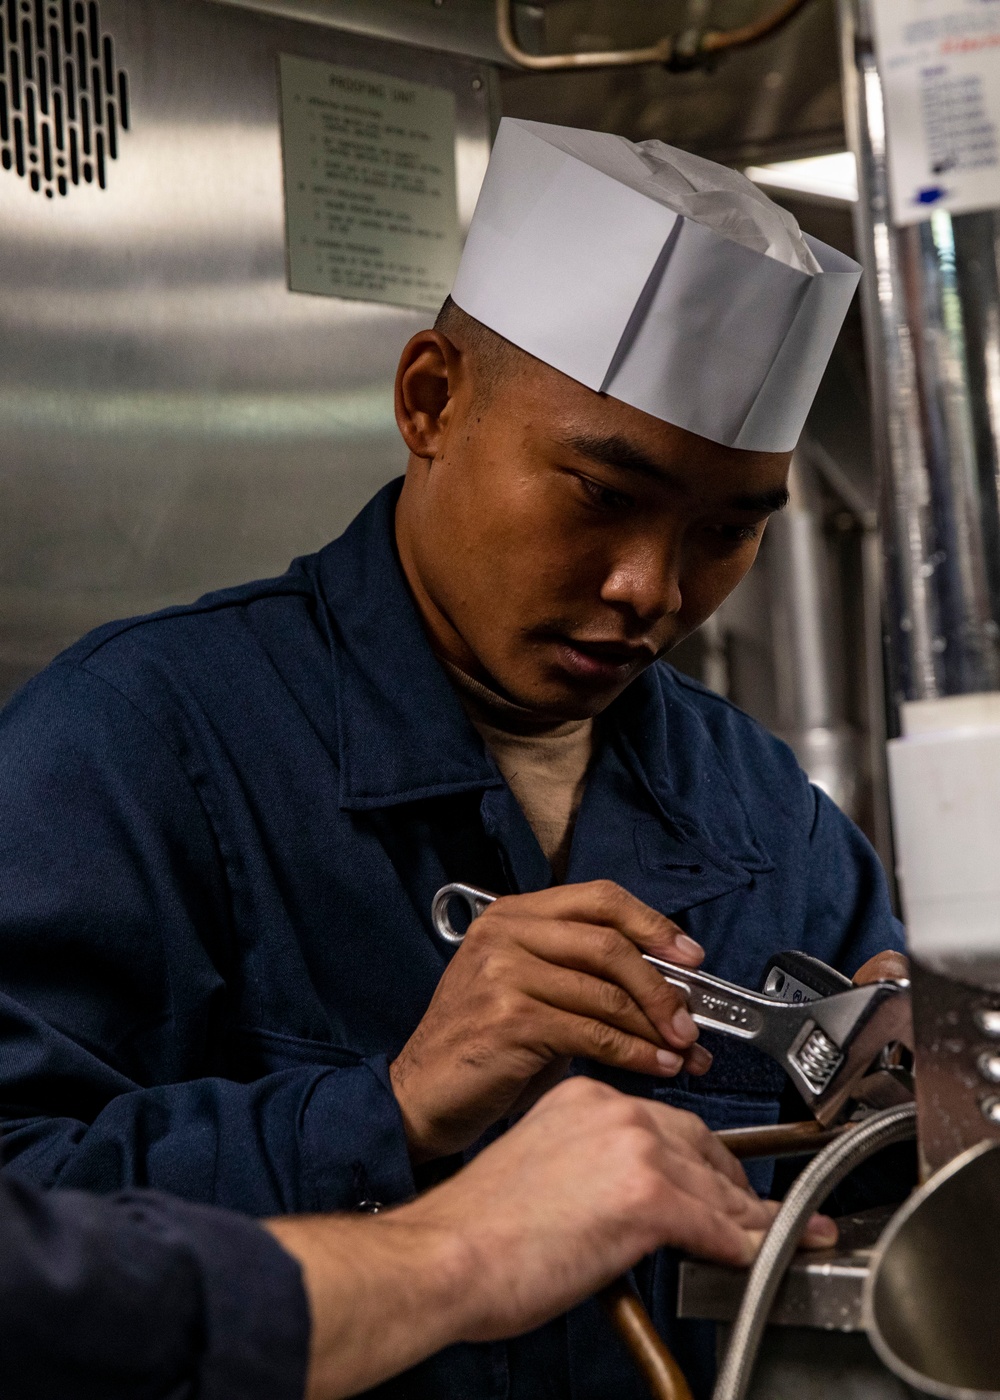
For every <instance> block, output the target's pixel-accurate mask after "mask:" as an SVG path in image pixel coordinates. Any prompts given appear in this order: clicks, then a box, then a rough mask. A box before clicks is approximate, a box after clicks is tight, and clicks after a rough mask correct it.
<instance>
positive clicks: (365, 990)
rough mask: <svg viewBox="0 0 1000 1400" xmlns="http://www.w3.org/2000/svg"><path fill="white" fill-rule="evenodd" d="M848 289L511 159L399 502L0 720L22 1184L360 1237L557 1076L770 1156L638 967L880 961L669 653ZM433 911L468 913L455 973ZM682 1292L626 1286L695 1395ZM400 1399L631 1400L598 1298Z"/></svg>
mask: <svg viewBox="0 0 1000 1400" xmlns="http://www.w3.org/2000/svg"><path fill="white" fill-rule="evenodd" d="M858 275H859V274H858V269H857V267H856V265H855V264H854V263H852V262H851V261H850V259H847V258H845V257H843V256H842V255H841V254H839V253H836V252H835V251H833V250H832V249H829V248H826V247H824V246H823V245H821V244H819V243H817V242H815V241H814V240H812V239H810V238H808V237H806V236H804V235H803V234H802V233H801V232H800V231H799V229H798V227H797V225H796V224H795V223H794V221H793V220H792V219H791V218H790V216H788V215H787V214H786V213H784V212H782V211H781V210H779V209H778V208H776V206H774V205H773V204H772V203H770V202H769V201H768V200H767V199H766V198H765V197H764V196H763V195H762V194H760V193H759V192H758V191H757V190H756V189H755V188H754V187H753V186H752V185H750V184H749V183H748V182H747V181H746V180H744V179H743V178H742V177H741V176H739V175H737V174H735V173H734V172H732V171H729V170H725V169H723V168H721V167H719V166H717V165H714V164H712V163H710V162H707V161H704V160H701V159H698V158H696V157H693V156H691V155H688V154H685V153H683V152H680V151H676V150H673V149H672V148H670V147H668V146H665V145H663V144H661V143H660V142H656V141H651V142H644V143H642V144H640V145H633V144H631V143H629V142H628V141H625V140H623V139H622V138H619V137H615V136H611V135H605V134H600V133H593V132H584V131H577V130H571V129H567V128H561V127H551V126H544V125H540V124H536V123H532V122H522V121H515V120H505V121H504V122H503V123H502V124H501V128H500V132H499V135H498V138H497V142H496V146H495V150H494V154H493V158H492V161H491V164H490V168H489V171H488V174H487V177H486V182H485V185H484V188H483V191H482V195H481V198H480V201H479V205H478V207H477V210H476V215H475V219H474V221H473V225H472V228H471V231H470V234H469V238H468V242H467V246H466V249H465V253H464V255H463V260H462V264H461V267H460V270H459V274H458V278H457V281H456V283H455V287H454V290H453V294H452V297H451V298H449V300H448V302H447V303H446V305H445V307H444V309H443V310H442V313H441V315H440V316H439V318H438V321H437V324H436V326H435V327H434V328H433V329H429V330H426V331H423V332H421V333H419V334H418V335H416V336H414V337H413V339H412V340H411V341H410V342H409V344H408V345H407V346H406V347H405V349H404V350H403V352H402V356H401V359H400V363H399V370H398V375H397V381H396V413H397V420H398V423H399V428H400V432H401V434H402V436H403V439H404V441H405V443H406V446H407V448H408V450H409V462H408V466H407V471H406V476H405V479H404V480H403V481H402V482H394V483H392V484H391V485H389V486H387V487H386V488H385V489H384V490H382V491H381V492H380V493H379V494H378V495H377V496H376V497H375V498H374V500H373V501H371V502H370V504H369V505H368V506H367V507H366V508H365V509H364V510H363V511H362V513H361V514H360V515H359V516H358V518H357V519H356V520H355V521H354V523H353V524H352V525H351V526H350V527H349V529H348V530H347V531H346V533H345V534H344V535H343V536H341V537H340V538H339V539H337V540H335V541H334V542H333V543H332V544H330V545H328V546H327V547H326V548H325V549H323V550H321V551H320V552H319V553H318V554H316V555H313V556H310V557H307V558H304V559H300V560H298V561H297V562H296V563H294V564H293V565H292V567H291V568H290V570H289V571H288V573H286V574H285V575H284V576H282V577H281V578H277V579H272V580H267V581H263V582H257V583H251V584H248V585H246V586H244V587H240V588H235V589H230V590H228V591H226V592H222V593H217V594H213V595H210V596H208V597H207V598H204V599H202V600H201V601H200V602H198V603H196V604H194V605H192V606H190V607H184V608H175V609H171V610H169V611H167V612H164V613H160V614H158V615H155V616H153V617H151V618H143V619H138V620H136V619H133V620H131V621H127V622H121V623H115V624H112V625H109V626H107V627H104V628H101V629H99V630H98V631H97V632H95V633H92V634H91V635H90V636H88V637H86V638H85V639H84V640H83V641H81V642H79V643H78V644H77V645H76V646H74V647H72V648H71V649H70V650H69V651H67V652H66V653H64V654H63V655H62V656H61V657H60V658H58V659H57V660H56V661H55V662H54V663H53V664H52V665H51V666H50V667H49V668H48V669H47V670H46V671H44V672H43V673H42V674H41V675H40V676H38V677H37V678H36V679H35V680H33V681H32V682H30V683H29V685H28V686H27V687H26V688H25V689H24V690H23V691H22V692H21V693H20V694H19V695H18V696H17V697H16V698H15V699H14V701H13V702H12V703H11V704H10V706H9V707H8V709H7V710H6V712H5V714H4V715H3V718H2V720H0V966H2V967H3V970H4V972H3V984H2V985H3V998H2V1002H0V1010H2V1015H3V1022H4V1055H3V1058H2V1061H0V1103H2V1105H3V1124H2V1126H3V1132H4V1139H5V1148H6V1155H7V1161H8V1163H9V1164H10V1169H11V1170H12V1171H13V1172H14V1173H15V1174H17V1175H18V1176H20V1177H21V1178H23V1179H25V1180H28V1181H32V1182H36V1183H42V1184H44V1185H46V1186H49V1185H55V1184H58V1185H63V1186H75V1187H88V1188H94V1189H97V1190H101V1191H109V1190H113V1189H116V1188H119V1187H127V1186H130V1185H133V1184H143V1185H152V1186H156V1187H159V1188H162V1189H166V1190H169V1191H172V1192H176V1193H177V1194H179V1195H182V1196H185V1197H187V1198H189V1199H191V1200H194V1201H200V1202H207V1203H214V1204H220V1205H225V1206H230V1207H234V1208H236V1209H240V1210H243V1211H247V1212H250V1213H252V1214H258V1215H267V1214H272V1213H275V1212H297V1211H317V1210H320V1211H323V1210H332V1209H340V1208H359V1209H367V1208H370V1207H371V1204H372V1203H381V1204H388V1203H393V1202H399V1201H403V1200H406V1199H407V1198H409V1197H410V1196H412V1195H413V1193H414V1192H415V1191H416V1190H418V1189H419V1188H421V1187H422V1186H423V1185H425V1184H427V1183H429V1182H431V1181H433V1180H435V1179H438V1178H440V1177H441V1176H444V1175H447V1174H448V1172H449V1171H451V1170H452V1169H453V1167H454V1166H455V1165H456V1164H457V1163H458V1162H460V1161H461V1160H462V1157H463V1155H466V1156H467V1155H469V1154H471V1153H474V1152H475V1151H476V1150H477V1145H479V1144H481V1143H482V1142H483V1140H484V1139H488V1138H489V1137H490V1135H495V1134H496V1133H497V1132H499V1131H501V1130H502V1128H503V1126H504V1124H505V1123H506V1122H507V1121H508V1120H509V1119H510V1118H511V1117H512V1116H516V1115H517V1114H518V1113H519V1112H520V1111H521V1110H522V1109H523V1107H524V1105H526V1104H528V1103H530V1102H531V1101H532V1100H533V1099H534V1098H536V1097H537V1096H538V1095H539V1093H541V1092H542V1090H543V1089H544V1088H545V1087H546V1086H547V1085H548V1084H550V1083H552V1082H553V1081H555V1080H557V1079H559V1078H560V1077H562V1076H563V1075H565V1074H566V1073H567V1072H568V1071H569V1070H570V1069H571V1067H572V1069H573V1070H575V1071H576V1072H581V1073H586V1074H592V1075H596V1076H599V1077H603V1078H605V1079H607V1080H608V1081H609V1082H611V1083H613V1084H615V1085H617V1086H619V1087H621V1088H625V1089H627V1090H628V1091H629V1092H631V1093H633V1094H640V1095H647V1096H649V1097H651V1098H654V1099H661V1100H663V1101H665V1102H667V1103H670V1104H674V1105H678V1106H681V1107H684V1108H688V1109H691V1110H693V1111H694V1112H695V1113H697V1114H698V1115H699V1116H700V1117H701V1118H702V1119H703V1120H704V1121H705V1122H706V1123H707V1124H708V1125H709V1126H710V1127H712V1128H720V1127H727V1126H738V1125H743V1124H755V1123H765V1122H771V1121H774V1120H776V1119H777V1117H778V1114H779V1108H780V1102H779V1101H780V1099H781V1095H782V1090H783V1087H784V1077H783V1075H782V1073H781V1071H780V1069H778V1067H777V1066H775V1065H774V1064H772V1063H770V1062H768V1061H765V1060H764V1059H763V1057H761V1056H760V1055H758V1054H756V1053H754V1052H753V1051H752V1050H751V1049H749V1048H747V1047H745V1046H741V1045H739V1044H738V1043H735V1042H733V1041H731V1040H722V1039H719V1038H713V1037H711V1036H710V1035H708V1034H707V1033H706V1034H704V1035H702V1037H701V1038H700V1039H699V1038H698V1035H697V1030H696V1027H695V1026H694V1024H693V1023H692V1021H691V1019H690V1016H689V1015H688V1014H687V1012H686V1011H685V1009H684V1007H683V1006H682V1005H681V1004H680V1003H679V1002H678V1000H677V998H676V995H675V994H674V993H673V992H672V990H671V989H670V988H669V987H668V986H667V985H666V984H665V983H663V982H662V980H661V979H659V978H658V977H657V975H656V974H655V973H654V972H653V971H652V969H651V968H650V966H649V964H648V963H646V962H645V961H644V960H643V959H642V957H641V951H653V952H656V953H658V954H660V955H661V956H665V957H667V958H672V959H674V960H677V961H681V962H686V963H688V964H689V965H693V964H696V963H698V962H700V961H701V960H702V959H704V964H705V966H706V968H707V969H708V970H710V971H711V972H713V973H716V974H718V975H720V976H722V977H725V978H728V979H731V980H733V981H736V982H740V983H742V984H744V985H747V986H756V985H758V983H759V979H760V977H761V974H762V972H763V970H764V967H765V965H766V963H767V960H768V958H769V957H770V956H771V955H772V954H773V953H774V952H776V951H778V950H780V949H783V948H790V947H794V948H801V949H804V950H805V951H807V952H809V953H813V954H815V955H817V956H818V957H820V958H822V959H824V960H826V961H827V962H830V963H832V964H834V965H835V966H837V967H838V968H840V969H841V970H843V971H844V972H846V973H848V974H850V975H858V974H859V969H860V976H862V977H869V978H870V977H872V976H873V975H878V974H879V973H880V972H892V971H895V970H897V968H898V965H899V958H898V950H900V949H901V947H902V936H901V930H900V928H899V926H898V924H897V923H896V921H895V920H894V918H893V915H892V911H891V907H890V900H889V895H888V891H887V887H886V882H885V878H884V876H883V873H882V870H881V867H880V865H879V862H878V860H877V859H876V857H875V855H874V853H873V851H872V849H871V847H870V846H869V844H868V843H867V841H866V840H865V838H864V837H863V835H862V834H861V833H860V832H859V831H858V830H857V829H856V828H855V827H854V826H853V825H852V824H851V823H850V822H849V821H848V820H847V819H846V817H844V816H843V815H842V813H841V812H840V811H839V810H838V809H837V808H836V807H835V805H834V804H833V803H832V802H831V801H830V800H829V799H828V798H827V797H826V796H825V795H824V794H823V793H822V792H820V791H818V790H817V789H816V788H815V787H813V786H811V785H810V783H809V781H808V779H807V778H806V776H805V775H804V774H803V773H802V771H801V770H800V769H799V767H798V765H797V764H796V762H795V759H794V757H793V755H792V754H791V752H790V751H789V750H788V749H787V748H786V747H785V746H784V745H783V744H781V743H780V742H778V741H777V740H776V739H775V738H773V737H772V736H771V735H770V734H768V733H766V732H765V731H764V730H763V729H762V728H761V727H760V726H759V725H757V724H756V723H754V722H753V721H752V720H751V719H749V718H748V717H747V716H746V715H744V714H742V713H740V712H739V711H738V710H737V709H735V708H734V707H733V706H732V705H730V704H729V703H728V702H727V701H725V700H724V699H722V698H720V697H719V696H717V695H714V694H712V693H711V692H709V691H707V690H705V689H704V688H703V687H702V686H700V685H698V684H696V683H695V682H694V681H692V680H690V679H688V678H687V677H685V676H682V675H679V674H678V673H677V672H675V671H674V670H672V669H671V667H670V666H669V664H668V663H666V662H665V661H663V660H661V658H662V657H663V656H664V655H665V654H666V653H668V652H669V650H670V648H671V646H673V645H674V644H675V643H676V642H678V641H680V640H681V638H683V637H684V636H686V635H688V634H689V633H690V632H691V631H692V630H693V629H694V628H696V627H697V626H698V625H699V624H700V623H701V622H703V621H704V619H705V618H707V617H708V616H709V615H710V614H711V613H712V612H713V610H714V609H715V608H717V607H718V606H719V604H720V603H721V602H722V601H723V599H724V598H725V597H726V596H727V595H728V594H729V593H730V591H731V590H732V589H733V588H734V587H735V586H736V584H737V583H738V582H739V581H740V579H741V578H742V577H743V576H744V574H745V573H746V571H747V570H748V569H749V567H750V565H751V564H752V563H753V560H754V557H755V555H756V553H757V549H758V546H759V543H760V538H761V534H762V532H763V530H764V527H765V524H766V520H767V518H768V516H769V514H770V513H772V512H773V511H774V510H777V509H780V507H781V505H782V504H783V502H784V501H785V499H786V490H785V482H786V474H787V469H788V463H789V460H790V454H791V449H792V448H793V447H794V445H795V442H796V439H797V438H798V435H799V432H800V430H801V427H802V423H803V421H804V418H805V414H806V412H807V410H808V408H809V405H810V402H811V400H812V397H813V395H814V392H815V389H816V387H817V385H818V382H819V378H820V376H821V373H822V370H823V367H824V365H825V363H826V361H827V358H828V356H829V353H830V350H831V348H832V345H833V341H834V339H835V336H836V334H837V331H838V329H839V326H840V323H841V321H842V318H843V316H844V314H845V312H846V308H847V305H848V303H849V301H850V298H851V296H852V294H853V292H854V289H855V286H856V283H857V280H858ZM448 880H464V881H468V882H472V883H475V884H479V885H482V886H485V887H486V888H488V889H492V890H494V891H495V892H497V893H498V894H500V895H503V896H505V897H504V898H502V899H501V900H500V901H498V902H497V903H496V904H495V905H493V906H492V908H491V909H490V910H489V911H488V912H487V913H486V914H484V915H483V916H482V917H481V918H479V919H478V920H477V921H476V922H475V924H474V925H473V926H472V928H471V930H470V933H469V935H468V937H467V939H466V941H465V943H464V944H463V945H462V946H461V947H460V948H459V949H458V950H457V951H455V950H454V949H453V948H451V947H449V946H447V945H445V944H444V943H442V941H441V940H440V938H439V937H437V935H436V934H435V932H434V930H433V927H432V924H431V921H430V906H431V900H432V897H433V895H434V893H435V891H436V890H437V889H438V887H439V886H440V885H441V884H443V883H444V882H446V881H448ZM873 960H874V961H873ZM713 1057H714V1058H713ZM756 1184H757V1185H758V1186H760V1187H762V1188H766V1187H767V1177H766V1174H759V1175H758V1177H757V1178H756ZM672 1258H673V1257H672V1256H671V1255H669V1254H665V1253H663V1252H660V1253H659V1254H657V1255H656V1256H654V1257H652V1258H651V1259H649V1260H648V1261H647V1262H646V1263H645V1265H643V1266H642V1267H641V1268H640V1270H639V1271H638V1275H637V1278H638V1282H639V1286H640V1287H641V1289H642V1291H643V1293H644V1295H645V1298H646V1300H647V1303H648V1305H649V1307H650V1308H651V1311H652V1313H653V1316H654V1320H655V1321H656V1323H657V1325H658V1326H659V1327H660V1329H661V1331H662V1332H663V1334H664V1335H665V1336H666V1337H667V1338H668V1339H669V1340H670V1341H671V1342H672V1344H673V1345H674V1346H675V1347H676V1349H677V1351H678V1353H679V1355H680V1358H681V1360H682V1364H683V1365H684V1366H685V1367H686V1368H687V1370H688V1373H689V1375H690V1376H691V1378H692V1381H693V1383H694V1385H695V1387H696V1389H701V1390H704V1388H705V1386H706V1385H708V1384H709V1377H710V1372H711V1358H710V1344H709V1341H708V1339H707V1336H706V1329H705V1327H704V1326H702V1325H699V1324H683V1325H682V1324H678V1323H677V1322H676V1320H675V1316H674V1314H675V1296H674V1293H675V1274H674V1265H673V1262H672ZM398 1384H399V1385H400V1386H401V1389H399V1391H398V1393H399V1394H400V1395H403V1394H405V1395H407V1396H410V1397H421V1396H427V1397H434V1400H449V1398H450V1397H453V1400H468V1397H470V1396H477V1397H485V1396H497V1397H500V1396H509V1397H510V1398H511V1400H535V1397H538V1400H541V1397H543V1396H550V1395H560V1396H562V1395H565V1396H573V1397H574V1400H584V1397H586V1398H587V1400H589V1397H595V1400H596V1397H604V1396H606V1395H608V1394H611V1393H615V1394H617V1395H620V1396H623V1397H624V1396H640V1395H641V1394H642V1390H641V1385H640V1382H639V1381H638V1380H637V1379H636V1378H635V1377H634V1376H633V1375H632V1372H631V1370H630V1368H629V1365H628V1361H627V1358H626V1357H624V1355H623V1354H622V1352H621V1351H620V1350H619V1349H618V1348H617V1344H616V1342H615V1339H614V1337H613V1335H612V1334H611V1333H610V1331H609V1330H608V1327H607V1324H606V1323H605V1322H604V1321H603V1319H602V1318H601V1315H600V1313H599V1311H598V1310H597V1308H596V1306H595V1305H593V1304H590V1305H585V1306H584V1307H582V1308H580V1309H577V1310H576V1311H574V1312H572V1313H571V1314H570V1315H569V1316H568V1318H567V1319H564V1320H562V1321H559V1322H555V1323H551V1324H549V1325H548V1326H546V1327H545V1328H543V1329H540V1330H537V1331H535V1332H532V1333H530V1334H528V1335H527V1336H525V1337H524V1338H522V1339H520V1340H518V1341H516V1342H514V1343H510V1344H502V1343H497V1342H491V1343H482V1344H478V1345H463V1346H460V1347H455V1348H450V1349H448V1350H447V1351H445V1352H444V1353H442V1354H441V1355H440V1356H438V1357H436V1358H434V1359H432V1360H430V1361H428V1362H426V1363H424V1364H423V1365H422V1366H421V1367H420V1368H418V1369H417V1370H415V1371H413V1372H411V1373H410V1374H409V1375H408V1376H407V1377H406V1378H405V1380H404V1381H402V1382H399V1383H398ZM387 1393H397V1392H395V1391H392V1392H387Z"/></svg>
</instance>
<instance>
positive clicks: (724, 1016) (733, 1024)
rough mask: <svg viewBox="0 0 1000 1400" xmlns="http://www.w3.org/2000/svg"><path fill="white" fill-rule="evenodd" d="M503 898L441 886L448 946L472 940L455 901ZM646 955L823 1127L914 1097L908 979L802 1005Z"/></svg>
mask: <svg viewBox="0 0 1000 1400" xmlns="http://www.w3.org/2000/svg"><path fill="white" fill-rule="evenodd" d="M496 898H497V896H496V895H493V894H490V893H489V891H488V890H481V889H477V888H476V887H475V886H474V885H464V884H461V883H453V884H448V885H444V886H442V888H441V889H440V890H438V892H437V894H436V895H435V896H434V902H433V904H432V906H431V918H432V921H433V923H434V928H435V931H436V932H437V933H438V935H439V936H440V937H441V938H443V939H444V940H445V941H446V942H448V943H453V944H457V943H461V942H462V939H463V938H464V936H465V935H464V934H463V933H461V932H458V931H457V930H456V929H455V928H454V926H453V924H452V922H451V917H450V909H451V906H452V904H453V903H461V904H464V906H465V908H466V910H467V912H468V914H469V915H470V918H471V919H475V918H478V916H479V915H480V914H481V913H483V911H484V910H485V909H487V908H488V907H489V905H491V904H492V903H494V901H495V900H496ZM642 956H643V957H644V958H645V959H646V961H647V962H648V963H650V964H651V965H652V966H653V967H655V968H656V970H657V971H658V972H659V973H660V974H661V976H662V977H663V978H664V980H665V981H667V982H669V983H670V984H671V986H673V987H676V988H677V989H678V991H680V992H681V993H682V994H683V996H684V998H685V1001H686V1002H687V1006H688V1010H689V1011H690V1013H691V1016H692V1018H693V1020H694V1021H695V1023H696V1025H699V1026H704V1027H705V1028H706V1029H708V1030H713V1031H718V1032H719V1033H720V1034H722V1035H728V1036H732V1037H734V1038H735V1039H737V1040H744V1041H746V1042H747V1043H748V1044H750V1045H755V1046H756V1047H757V1049H758V1050H762V1051H763V1052H764V1054H766V1055H770V1057H771V1058H772V1059H773V1060H776V1061H777V1062H778V1064H780V1065H781V1066H782V1068H783V1069H784V1070H785V1071H786V1072H787V1074H788V1075H789V1077H790V1079H791V1080H792V1082H793V1084H794V1085H795V1087H796V1088H797V1089H798V1091H799V1093H800V1094H801V1095H802V1098H803V1099H804V1100H805V1102H806V1104H807V1105H808V1107H809V1109H810V1110H811V1112H812V1114H813V1116H814V1117H815V1118H816V1119H817V1120H818V1122H820V1123H821V1124H823V1125H824V1126H829V1125H830V1124H832V1123H835V1122H836V1121H837V1120H838V1119H840V1118H842V1117H845V1116H847V1115H848V1114H849V1113H850V1111H851V1110H852V1109H853V1108H854V1107H855V1106H856V1105H857V1104H859V1103H864V1104H870V1105H871V1106H878V1107H885V1106H886V1105H887V1104H889V1103H896V1102H900V1101H903V1100H905V1099H907V1098H912V1097H913V1089H912V1083H911V1082H910V1081H909V1079H908V1076H907V1075H906V1073H905V1071H902V1070H899V1068H898V1067H897V1066H893V1065H892V1064H891V1063H890V1062H889V1060H888V1058H887V1051H888V1048H889V1047H890V1046H893V1045H897V1044H901V1045H904V1046H907V1047H909V1048H910V1049H912V1047H913V1032H912V1024H911V1018H910V989H909V983H908V982H872V983H869V984H868V985H867V986H863V987H855V986H849V987H846V988H845V990H844V991H838V992H835V993H834V994H833V995H830V996H822V995H814V996H813V997H812V999H808V989H806V992H805V993H804V994H803V993H799V994H800V995H801V996H802V999H801V1000H797V1001H795V1002H787V1001H779V1000H775V998H774V997H773V996H769V995H768V994H767V993H766V992H751V991H748V990H747V989H746V988H745V987H738V986H737V985H736V984H735V983H733V982H725V981H723V979H722V978H720V977H713V976H712V975H711V974H710V973H707V972H698V971H695V970H693V969H692V968H688V967H680V966H679V965H678V964H676V963H671V962H666V961H664V959H662V958H655V957H653V956H652V955H651V954H649V953H643V955H642ZM880 1056H881V1057H882V1059H881V1060H880Z"/></svg>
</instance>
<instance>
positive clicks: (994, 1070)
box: [976, 1050, 1000, 1084]
mask: <svg viewBox="0 0 1000 1400" xmlns="http://www.w3.org/2000/svg"><path fill="white" fill-rule="evenodd" d="M976 1063H977V1064H978V1066H979V1073H980V1074H981V1075H982V1076H983V1078H984V1079H987V1080H989V1082H990V1083H991V1084H1000V1051H997V1050H984V1051H983V1053H982V1054H981V1055H980V1056H979V1059H978V1060H977V1061H976Z"/></svg>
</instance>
